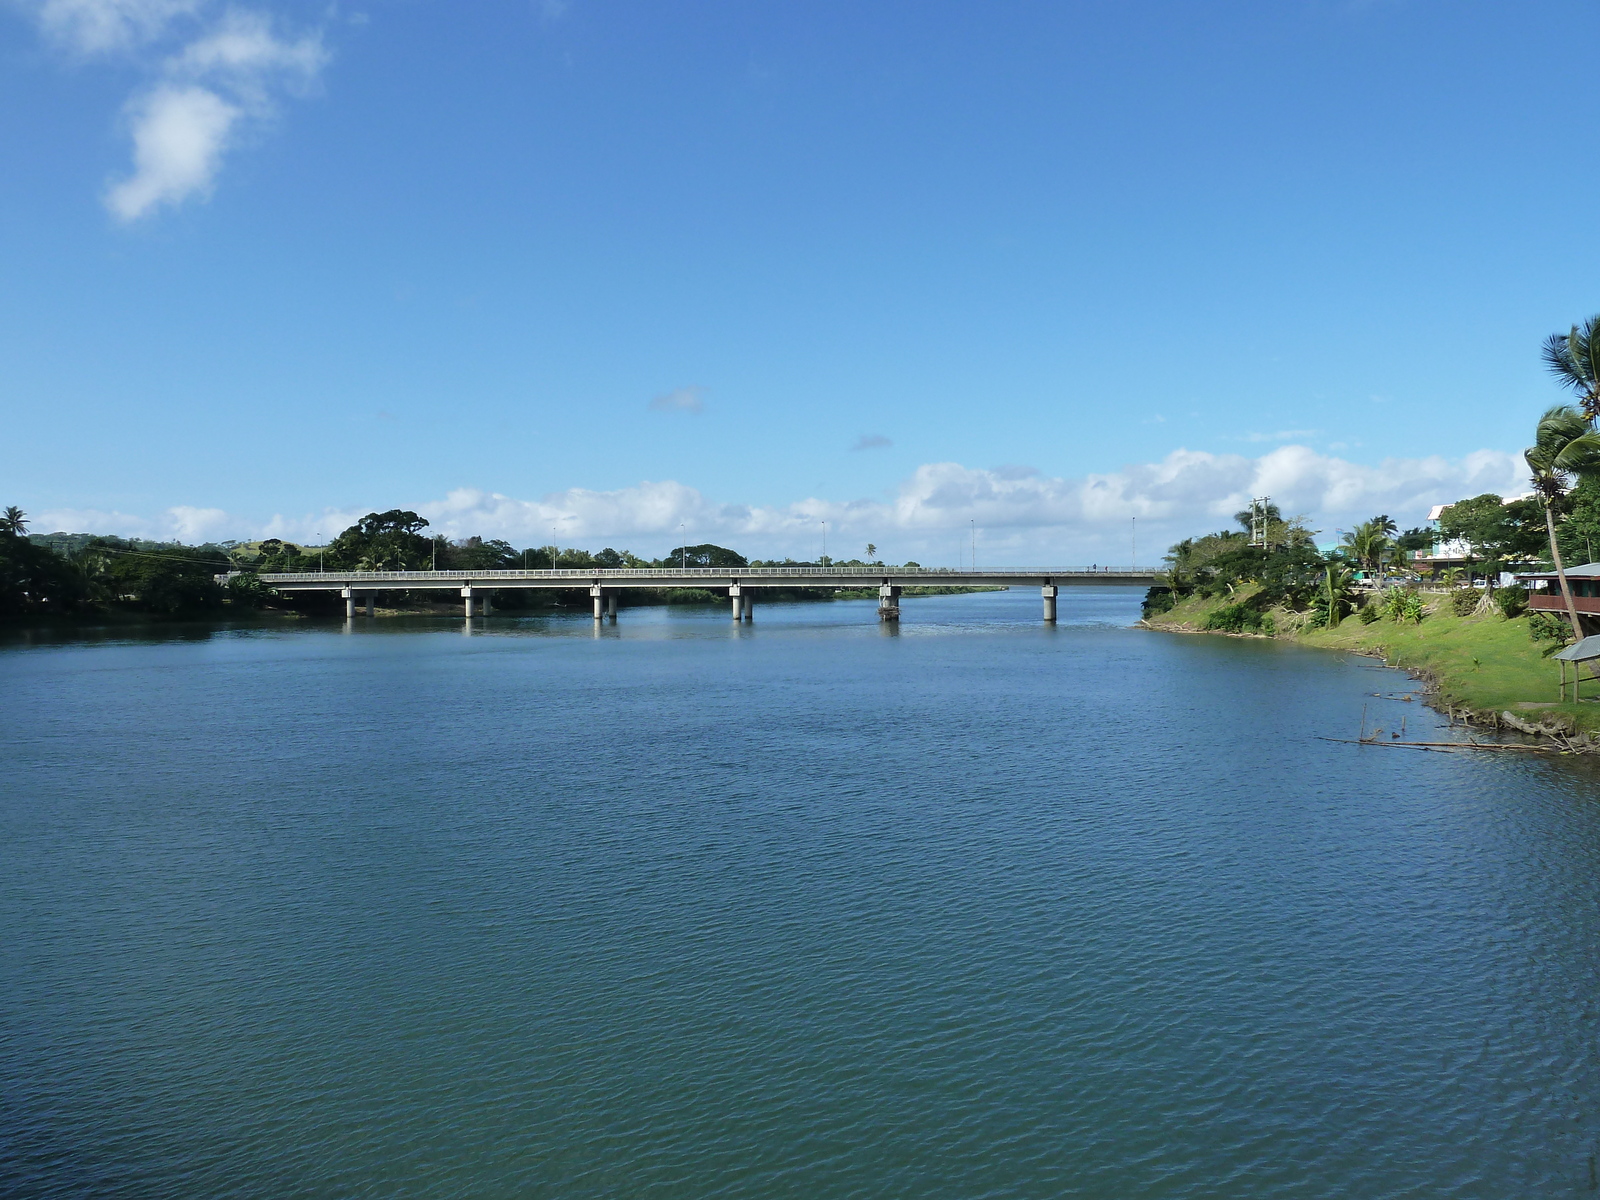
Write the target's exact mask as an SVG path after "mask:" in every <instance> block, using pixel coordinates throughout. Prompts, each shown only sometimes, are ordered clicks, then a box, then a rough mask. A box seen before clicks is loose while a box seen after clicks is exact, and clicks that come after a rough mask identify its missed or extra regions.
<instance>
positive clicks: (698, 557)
mask: <svg viewBox="0 0 1600 1200" xmlns="http://www.w3.org/2000/svg"><path fill="white" fill-rule="evenodd" d="M427 528H428V522H427V521H426V520H425V519H424V518H423V517H420V516H418V515H417V514H416V513H414V512H410V511H407V510H403V509H391V510H390V511H388V512H383V513H368V514H367V515H366V516H365V517H362V518H361V520H359V521H357V522H356V523H355V524H354V525H352V526H350V527H349V528H348V529H346V530H344V531H343V532H342V533H340V534H339V536H338V537H336V538H334V539H332V541H330V542H329V543H328V544H327V545H325V546H300V545H296V544H294V543H292V542H285V541H282V540H280V539H278V538H269V539H267V540H265V541H260V542H211V543H207V544H205V545H200V546H187V545H182V544H180V543H176V542H153V541H143V540H139V539H130V538H118V537H102V536H95V535H91V534H82V533H71V534H69V533H50V534H39V533H30V532H29V530H28V517H27V514H26V513H24V512H23V511H22V510H21V509H20V508H16V507H11V508H8V509H6V510H5V511H4V513H3V514H0V620H6V619H10V620H14V621H15V620H38V619H41V618H45V619H53V620H61V621H71V622H87V623H104V622H108V621H109V622H118V621H130V620H132V621H138V620H150V619H161V618H165V617H174V618H194V617H205V616H222V615H239V614H242V613H244V612H252V613H256V614H258V615H262V616H271V615H273V614H277V615H281V616H285V617H296V616H312V615H324V616H327V615H333V614H335V613H337V612H339V611H340V604H341V601H340V600H339V599H338V598H337V597H336V596H333V595H331V594H322V593H316V592H300V593H291V594H283V595H280V594H278V593H276V592H275V591H273V589H271V588H269V587H267V586H266V585H265V584H264V583H263V582H262V581H261V579H260V575H261V574H263V573H269V572H277V571H320V570H323V569H329V570H376V571H388V570H394V571H421V570H440V571H496V570H515V569H517V568H530V569H547V568H550V567H559V568H571V569H579V570H581V569H584V568H588V567H600V568H615V567H672V566H689V567H763V566H823V567H827V566H845V567H856V566H863V565H868V564H871V565H874V566H883V565H885V564H883V563H882V562H879V561H876V560H875V559H874V558H871V557H869V558H868V559H866V560H863V559H859V558H852V559H848V560H840V559H832V558H826V557H825V558H822V559H820V560H819V561H818V562H815V563H797V562H795V561H794V560H793V559H784V560H783V561H782V562H777V561H772V562H764V561H762V560H760V559H756V560H753V561H752V560H747V559H745V558H744V556H742V555H740V554H738V553H737V552H735V551H733V550H729V549H728V548H726V547H724V546H715V545H711V544H709V543H707V544H702V545H698V546H675V547H673V549H671V550H670V551H668V552H667V553H666V554H665V555H663V556H662V557H661V558H658V559H644V558H640V557H639V556H638V555H635V554H633V553H631V552H629V551H627V550H614V549H612V548H610V547H606V548H605V549H603V550H599V551H588V550H580V549H576V548H573V547H558V546H554V545H549V546H530V547H527V548H525V549H521V550H519V549H517V548H516V547H515V546H512V545H511V544H510V543H509V542H505V541H501V540H499V539H494V538H488V539H486V538H481V537H469V538H463V539H458V540H455V541H452V540H450V539H449V538H445V537H441V536H439V535H437V534H431V533H428V532H425V531H426V530H427ZM876 549H877V547H875V546H871V545H869V546H868V547H867V553H868V555H869V556H871V555H874V554H875V552H876ZM897 565H898V566H900V567H901V568H904V567H916V566H917V565H918V564H916V563H903V564H897ZM218 576H228V577H230V578H229V579H228V583H227V584H226V586H224V585H222V584H220V583H218V582H217V579H218ZM989 590H992V589H990V588H977V587H960V586H940V585H934V586H926V587H908V588H906V589H904V592H903V595H904V596H906V597H914V596H929V595H948V594H953V593H960V592H972V591H989ZM766 595H767V598H768V599H769V600H829V599H837V600H847V599H863V598H867V597H869V596H870V597H875V596H876V595H877V593H876V592H872V591H866V590H862V589H859V588H857V589H843V588H841V589H836V590H835V591H834V592H833V593H831V594H830V593H827V592H822V593H818V592H817V591H815V590H814V589H808V588H797V589H795V590H793V591H792V592H790V591H786V590H784V589H781V588H769V589H766ZM623 599H624V601H625V603H627V604H628V605H630V606H638V605H653V604H722V603H725V597H724V596H722V595H717V594H713V593H712V592H710V591H707V590H705V589H702V588H662V589H630V590H629V591H627V592H626V593H624V596H623ZM589 603H590V601H589V593H588V589H587V588H573V589H570V590H565V589H556V590H551V591H520V590H507V591H505V592H503V593H502V594H501V595H500V596H499V597H498V598H497V600H496V606H497V607H498V608H499V609H501V610H502V611H517V610H534V611H537V610H544V609H561V608H569V607H571V608H582V609H584V610H585V611H587V609H588V607H589ZM379 606H380V608H381V610H382V611H386V612H390V613H410V614H417V615H449V616H455V615H456V614H457V612H458V610H459V608H460V606H459V604H456V603H454V602H449V603H446V602H443V601H442V600H441V598H440V597H439V595H438V594H437V593H433V592H427V591H418V592H406V591H401V590H391V591H385V592H380V593H379Z"/></svg>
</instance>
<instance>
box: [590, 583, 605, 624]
mask: <svg viewBox="0 0 1600 1200" xmlns="http://www.w3.org/2000/svg"><path fill="white" fill-rule="evenodd" d="M589 599H591V600H593V601H594V619H595V620H596V621H601V620H604V619H605V615H606V610H605V605H606V590H605V588H603V587H601V586H600V585H599V584H598V583H597V584H595V585H594V586H593V587H591V588H590V589H589Z"/></svg>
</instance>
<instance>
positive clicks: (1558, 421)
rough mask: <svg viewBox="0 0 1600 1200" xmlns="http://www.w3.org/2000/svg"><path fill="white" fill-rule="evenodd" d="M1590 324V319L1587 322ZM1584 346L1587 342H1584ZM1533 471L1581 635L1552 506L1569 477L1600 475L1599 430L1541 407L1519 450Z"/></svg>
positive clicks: (1564, 407)
mask: <svg viewBox="0 0 1600 1200" xmlns="http://www.w3.org/2000/svg"><path fill="white" fill-rule="evenodd" d="M1591 325H1593V322H1592V321H1591ZM1586 345H1587V344H1586ZM1522 457H1523V458H1525V459H1527V462H1528V467H1529V469H1530V470H1532V472H1533V490H1534V491H1536V492H1538V493H1539V497H1540V499H1541V500H1543V501H1544V520H1545V530H1546V532H1547V533H1548V534H1549V536H1550V559H1551V561H1552V562H1554V563H1555V567H1556V578H1557V579H1558V580H1559V581H1560V583H1561V598H1562V599H1563V600H1564V601H1565V602H1566V605H1567V617H1568V619H1569V620H1570V621H1571V622H1572V633H1573V636H1574V637H1578V638H1581V637H1583V623H1582V622H1581V621H1579V620H1578V606H1577V605H1576V604H1574V603H1573V602H1572V586H1571V585H1570V584H1569V583H1568V582H1567V572H1566V568H1565V567H1563V566H1562V565H1561V547H1560V546H1559V545H1557V543H1556V514H1555V510H1556V506H1557V505H1558V504H1559V503H1560V502H1561V498H1562V497H1563V496H1565V495H1566V493H1567V489H1568V488H1569V487H1571V485H1572V481H1573V479H1574V478H1575V477H1576V478H1583V477H1585V476H1594V475H1600V433H1595V431H1594V430H1592V429H1591V428H1589V420H1588V418H1587V417H1585V416H1584V415H1583V413H1581V412H1579V411H1578V410H1577V409H1575V408H1573V407H1572V406H1571V405H1570V404H1557V405H1553V406H1552V407H1550V408H1548V409H1546V410H1545V414H1544V416H1542V417H1540V418H1539V425H1538V428H1537V429H1536V430H1535V431H1534V443H1533V445H1532V446H1529V447H1528V448H1527V449H1526V450H1524V451H1523V452H1522Z"/></svg>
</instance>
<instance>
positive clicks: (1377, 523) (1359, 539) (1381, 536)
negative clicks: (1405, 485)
mask: <svg viewBox="0 0 1600 1200" xmlns="http://www.w3.org/2000/svg"><path fill="white" fill-rule="evenodd" d="M1385 524H1387V525H1388V526H1389V527H1390V528H1393V526H1394V522H1393V521H1390V520H1389V518H1388V517H1373V518H1372V520H1370V521H1363V522H1361V524H1359V525H1357V526H1356V527H1355V528H1354V529H1352V530H1351V531H1350V532H1349V533H1347V534H1345V535H1344V536H1343V537H1342V538H1340V539H1339V540H1340V542H1341V543H1342V544H1343V546H1344V549H1345V550H1346V551H1347V552H1348V553H1349V555H1350V557H1351V558H1353V559H1355V560H1356V561H1357V562H1358V563H1360V564H1361V565H1362V566H1363V567H1366V568H1367V569H1368V570H1372V569H1375V568H1376V567H1377V565H1378V561H1379V559H1380V557H1381V556H1382V554H1383V552H1384V550H1385V549H1387V548H1388V545H1389V538H1388V534H1387V532H1386V530H1385V529H1384V526H1385Z"/></svg>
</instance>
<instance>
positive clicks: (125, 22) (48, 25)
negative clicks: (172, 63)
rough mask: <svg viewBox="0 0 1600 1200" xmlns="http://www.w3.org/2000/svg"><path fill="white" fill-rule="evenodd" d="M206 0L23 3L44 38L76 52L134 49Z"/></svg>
mask: <svg viewBox="0 0 1600 1200" xmlns="http://www.w3.org/2000/svg"><path fill="white" fill-rule="evenodd" d="M205 3H206V0H42V3H39V2H35V3H31V4H26V3H25V4H24V7H25V8H28V9H31V10H32V11H33V14H34V17H35V19H36V20H37V21H38V23H39V27H40V29H41V30H43V32H44V34H45V36H46V37H48V38H49V39H50V40H51V41H53V42H56V43H57V44H58V45H62V46H65V47H67V48H68V49H70V50H74V51H76V52H77V53H79V54H108V53H112V52H116V51H127V50H131V49H134V48H136V47H138V46H140V45H143V44H145V43H147V42H150V41H153V40H155V39H156V38H159V37H160V36H161V35H162V34H163V33H165V32H166V30H167V28H168V26H170V25H171V24H172V23H173V22H174V21H176V20H178V19H179V18H182V17H191V16H193V15H194V14H196V13H197V12H199V11H200V9H201V8H202V7H203V6H204V5H205Z"/></svg>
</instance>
